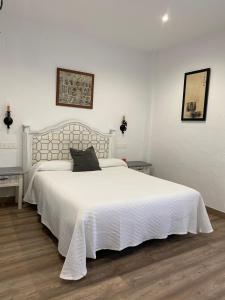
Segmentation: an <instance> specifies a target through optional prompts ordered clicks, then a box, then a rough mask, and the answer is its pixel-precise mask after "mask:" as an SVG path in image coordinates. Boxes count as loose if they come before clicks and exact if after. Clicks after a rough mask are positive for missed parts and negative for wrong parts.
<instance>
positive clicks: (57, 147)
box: [24, 121, 112, 165]
mask: <svg viewBox="0 0 225 300" xmlns="http://www.w3.org/2000/svg"><path fill="white" fill-rule="evenodd" d="M27 128H29V127H28V126H24V132H25V134H26V136H27V135H28V136H29V138H30V147H31V157H30V160H31V165H34V164H35V163H37V162H39V161H44V160H69V159H71V156H70V148H76V149H79V150H85V149H87V148H88V147H90V146H93V147H94V148H95V151H96V154H97V157H98V158H108V157H110V155H111V153H110V152H111V149H110V145H111V137H112V134H104V133H101V132H99V131H97V130H94V129H91V128H90V127H89V126H87V125H85V124H82V123H80V122H75V121H70V122H69V121H68V122H64V123H61V124H58V125H56V126H52V127H51V128H50V127H49V128H48V129H46V130H42V131H39V132H30V131H29V130H28V132H26V129H27ZM26 140H27V139H26ZM27 142H28V140H27Z"/></svg>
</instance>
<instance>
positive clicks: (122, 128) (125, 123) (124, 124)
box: [120, 116, 127, 134]
mask: <svg viewBox="0 0 225 300" xmlns="http://www.w3.org/2000/svg"><path fill="white" fill-rule="evenodd" d="M120 130H121V132H122V134H124V132H125V131H126V130H127V121H126V119H125V116H123V119H122V122H121V125H120Z"/></svg>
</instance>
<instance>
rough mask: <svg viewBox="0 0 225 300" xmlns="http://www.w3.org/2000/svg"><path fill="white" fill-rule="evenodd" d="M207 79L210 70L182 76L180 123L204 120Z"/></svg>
mask: <svg viewBox="0 0 225 300" xmlns="http://www.w3.org/2000/svg"><path fill="white" fill-rule="evenodd" d="M209 78H210V68H207V69H202V70H198V71H194V72H188V73H185V74H184V91H183V105H182V113H181V120H182V121H205V120H206V112H207V102H208V92H209Z"/></svg>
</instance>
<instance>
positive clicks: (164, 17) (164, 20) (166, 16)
mask: <svg viewBox="0 0 225 300" xmlns="http://www.w3.org/2000/svg"><path fill="white" fill-rule="evenodd" d="M168 21H169V16H168V14H165V15H163V16H162V22H163V23H166V22H168Z"/></svg>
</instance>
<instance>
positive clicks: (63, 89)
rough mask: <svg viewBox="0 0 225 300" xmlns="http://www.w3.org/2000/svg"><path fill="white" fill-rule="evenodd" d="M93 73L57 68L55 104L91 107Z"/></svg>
mask: <svg viewBox="0 0 225 300" xmlns="http://www.w3.org/2000/svg"><path fill="white" fill-rule="evenodd" d="M93 92H94V74H90V73H84V72H79V71H73V70H67V69H61V68H57V84H56V105H62V106H71V107H80V108H87V109H92V108H93Z"/></svg>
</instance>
